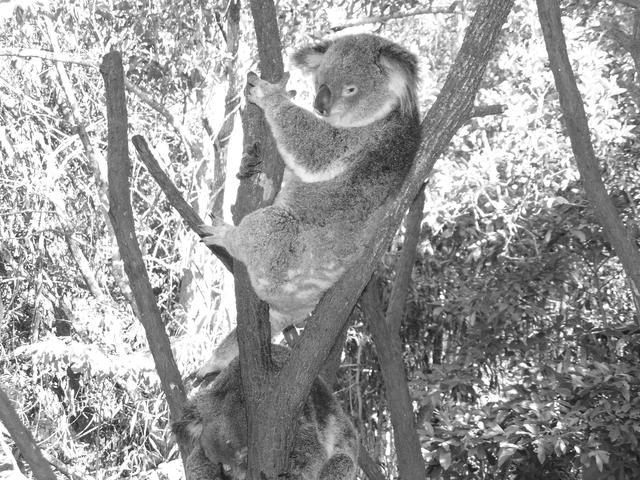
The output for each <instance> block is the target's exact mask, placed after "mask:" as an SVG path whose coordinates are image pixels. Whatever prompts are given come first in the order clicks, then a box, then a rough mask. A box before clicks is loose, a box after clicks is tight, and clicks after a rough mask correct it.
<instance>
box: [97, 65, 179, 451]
mask: <svg viewBox="0 0 640 480" xmlns="http://www.w3.org/2000/svg"><path fill="white" fill-rule="evenodd" d="M100 73H102V76H103V78H104V83H105V87H106V102H107V129H108V136H107V165H108V179H109V204H110V209H109V215H110V217H111V220H112V222H113V226H114V230H115V234H116V239H117V241H118V247H119V249H120V254H121V256H122V259H123V261H124V269H125V272H126V274H127V277H128V278H129V284H130V285H131V288H132V290H133V295H134V297H135V300H136V305H137V306H138V312H139V318H140V321H141V322H142V325H143V327H144V330H145V333H146V336H147V341H148V342H149V349H150V350H151V354H152V356H153V360H154V362H155V366H156V371H157V372H158V375H159V376H160V381H161V384H162V389H163V391H164V393H165V395H166V397H167V403H168V404H169V410H170V412H171V416H172V417H173V418H175V419H177V418H180V415H181V413H182V405H183V404H184V402H185V399H186V396H185V392H184V386H183V385H182V379H181V377H180V372H179V371H178V367H177V365H176V363H175V360H174V358H173V353H172V352H171V345H170V344H169V338H168V336H167V333H166V332H165V330H164V325H163V324H162V319H161V318H160V310H159V309H158V305H157V303H156V299H155V295H154V294H153V290H152V289H151V284H150V283H149V277H148V275H147V270H146V268H145V265H144V262H143V260H142V252H141V251H140V247H139V245H138V241H137V240H136V235H135V227H134V222H133V211H132V208H131V201H130V198H129V195H130V187H129V174H130V171H131V162H130V160H129V145H128V140H127V105H126V98H125V93H124V72H123V70H122V56H121V54H120V53H119V52H110V53H108V54H107V55H105V56H104V58H103V60H102V65H101V66H100ZM181 453H182V454H183V457H182V458H183V459H186V458H187V455H186V453H187V452H186V450H184V447H183V446H181Z"/></svg>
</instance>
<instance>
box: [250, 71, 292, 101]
mask: <svg viewBox="0 0 640 480" xmlns="http://www.w3.org/2000/svg"><path fill="white" fill-rule="evenodd" d="M289 76H290V75H289V72H285V73H284V75H282V78H281V79H280V81H279V82H277V83H270V82H267V81H266V80H262V79H261V78H260V77H258V75H256V74H255V73H254V72H249V74H248V75H247V100H248V101H250V102H251V103H255V104H256V105H258V106H259V107H261V108H262V107H263V106H264V99H265V97H269V96H272V95H283V96H285V97H287V98H291V95H290V92H287V82H288V81H289Z"/></svg>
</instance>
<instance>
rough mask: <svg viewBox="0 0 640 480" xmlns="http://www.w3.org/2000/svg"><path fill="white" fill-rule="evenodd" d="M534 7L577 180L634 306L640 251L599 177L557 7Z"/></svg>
mask: <svg viewBox="0 0 640 480" xmlns="http://www.w3.org/2000/svg"><path fill="white" fill-rule="evenodd" d="M537 4H538V16H539V17H540V25H541V26H542V33H543V35H544V41H545V44H546V46H547V52H548V54H549V63H550V65H551V71H552V72H553V77H554V79H555V83H556V89H557V90H558V95H559V97H560V107H561V108H562V113H563V119H564V122H565V125H566V127H567V132H568V134H569V140H570V141H571V149H572V150H573V155H574V157H575V159H576V164H577V166H578V171H579V172H580V178H581V180H582V184H583V187H584V190H585V193H586V195H587V198H588V199H589V202H590V203H591V205H592V206H593V209H594V212H595V215H596V218H597V219H598V222H599V223H600V225H602V228H603V231H604V234H605V237H606V238H607V240H608V241H609V242H610V243H611V245H612V246H613V248H614V250H615V251H616V253H617V254H618V258H619V259H620V262H621V263H622V267H623V268H624V271H625V272H626V274H627V278H628V279H629V281H630V284H631V292H632V294H633V296H634V297H635V299H636V305H637V304H638V298H640V251H638V247H637V246H636V244H635V240H634V239H633V237H632V236H631V234H630V233H629V231H628V230H627V229H626V228H625V226H624V225H623V223H622V220H621V219H620V216H619V215H618V211H617V210H616V208H615V206H614V205H613V202H612V201H611V198H610V197H609V195H608V194H607V190H606V188H605V185H604V182H603V181H602V177H601V176H600V170H599V167H598V161H597V159H596V156H595V153H594V151H593V145H592V143H591V136H590V134H589V124H588V122H587V116H586V114H585V112H584V105H583V103H582V97H581V96H580V92H579V91H578V87H577V85H576V80H575V77H574V75H573V70H572V68H571V63H570V61H569V55H568V54H567V46H566V41H565V38H564V33H563V32H562V20H561V16H560V7H559V5H558V2H557V0H537Z"/></svg>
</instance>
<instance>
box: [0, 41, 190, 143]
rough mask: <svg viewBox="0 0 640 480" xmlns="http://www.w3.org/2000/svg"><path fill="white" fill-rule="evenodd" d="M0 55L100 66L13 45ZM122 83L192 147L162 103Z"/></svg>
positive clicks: (0, 51)
mask: <svg viewBox="0 0 640 480" xmlns="http://www.w3.org/2000/svg"><path fill="white" fill-rule="evenodd" d="M0 57H21V58H42V59H43V60H50V61H52V62H62V63H71V64H74V65H82V66H84V67H89V68H95V69H99V68H100V66H99V65H98V64H97V63H96V62H93V61H91V60H87V59H83V58H79V57H76V56H74V55H71V54H68V53H63V52H49V51H46V50H38V49H35V48H15V47H5V48H0ZM124 85H125V87H126V88H127V90H130V91H131V92H132V93H134V94H135V95H136V96H137V97H138V98H139V99H140V100H141V101H142V103H145V104H147V105H148V106H149V107H151V108H152V109H153V110H155V111H156V112H158V113H159V114H160V115H162V116H163V117H164V118H165V120H166V121H167V123H168V124H169V125H171V128H173V129H174V130H175V132H176V133H177V134H178V135H179V136H180V138H181V139H182V141H183V142H184V143H185V145H186V146H187V148H188V150H189V151H191V149H192V148H193V147H192V145H191V141H190V140H189V135H188V133H187V132H186V131H185V129H184V128H183V127H182V125H180V124H179V123H178V122H177V121H176V119H175V117H174V116H173V115H172V114H171V112H170V111H169V110H167V108H166V107H164V106H163V105H162V104H160V103H158V102H157V101H155V100H154V99H153V97H151V95H149V94H148V93H146V92H145V91H144V90H142V89H141V88H140V87H138V86H137V85H136V84H134V83H132V82H131V81H130V80H129V79H127V78H126V77H125V79H124Z"/></svg>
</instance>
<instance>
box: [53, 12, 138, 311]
mask: <svg viewBox="0 0 640 480" xmlns="http://www.w3.org/2000/svg"><path fill="white" fill-rule="evenodd" d="M43 19H44V24H45V27H46V30H47V35H48V36H49V42H51V48H52V50H53V51H54V53H59V51H60V45H59V44H58V38H57V35H56V32H55V29H54V28H53V23H52V22H51V19H50V18H49V17H48V16H47V15H43ZM54 65H55V67H56V71H57V72H58V79H59V80H60V85H61V86H62V91H63V92H64V95H65V97H66V99H67V103H68V104H69V110H70V115H69V116H70V117H71V120H72V121H73V123H74V124H75V127H76V131H77V132H78V136H79V137H80V141H81V142H82V146H83V148H84V151H85V154H86V156H87V158H88V159H89V162H90V163H91V167H92V170H93V178H94V181H95V182H96V188H97V191H98V192H97V193H98V198H99V199H100V211H101V212H102V215H103V217H104V220H105V223H106V224H107V227H108V230H109V232H110V234H111V235H110V236H111V239H113V226H112V225H111V221H110V219H109V215H108V211H109V199H108V198H107V184H106V178H105V177H106V175H107V162H106V161H105V159H104V157H103V156H102V155H100V154H98V153H97V152H96V151H95V150H94V148H93V145H92V144H91V139H90V138H89V134H88V133H87V128H86V126H85V124H84V122H83V120H82V116H81V115H80V109H79V107H78V102H77V101H76V97H75V95H74V93H73V88H72V87H71V80H70V79H69V76H68V75H67V72H66V70H65V68H64V65H63V63H62V62H59V61H55V62H54ZM55 189H57V187H55ZM60 193H61V192H60ZM56 198H64V196H63V195H62V194H60V195H56ZM53 204H54V207H55V209H56V210H57V211H58V217H59V218H60V219H61V220H62V221H63V222H64V223H65V225H64V227H63V228H64V230H65V231H70V230H71V221H70V219H69V218H68V216H67V215H66V211H65V208H64V206H63V205H62V202H61V201H60V202H55V201H54V202H53ZM64 238H65V241H66V242H67V245H68V247H69V251H70V252H71V255H72V256H73V258H74V260H75V261H76V264H77V265H78V269H79V270H80V273H81V274H82V277H83V278H84V281H85V283H86V284H87V287H88V289H89V291H90V292H91V293H92V295H93V296H94V297H96V298H97V299H102V298H104V292H103V291H102V288H101V287H100V284H99V283H98V281H97V280H96V277H95V274H94V272H93V270H92V269H91V265H90V264H89V261H88V260H87V258H86V257H85V255H84V252H83V251H82V249H81V248H80V246H79V245H78V243H77V242H76V241H75V240H74V239H73V237H72V236H71V234H70V233H65V236H64ZM129 300H132V299H129Z"/></svg>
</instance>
